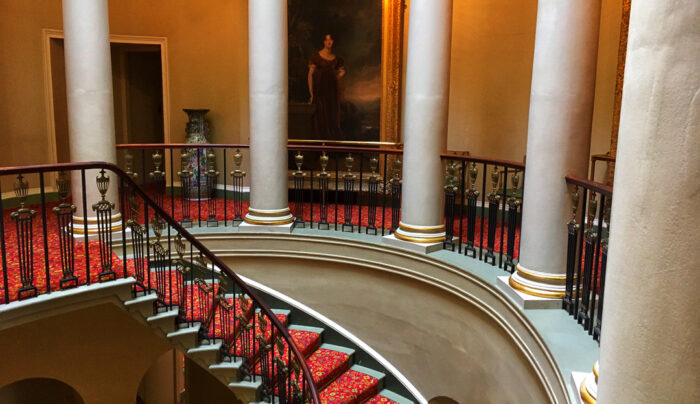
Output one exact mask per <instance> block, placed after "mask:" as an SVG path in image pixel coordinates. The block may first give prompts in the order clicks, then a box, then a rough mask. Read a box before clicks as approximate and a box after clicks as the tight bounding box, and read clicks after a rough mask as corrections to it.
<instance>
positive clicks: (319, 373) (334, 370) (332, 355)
mask: <svg viewBox="0 0 700 404" xmlns="http://www.w3.org/2000/svg"><path fill="white" fill-rule="evenodd" d="M306 364H307V365H308V366H309V371H310V372H311V375H312V376H313V378H314V383H316V386H317V387H318V388H323V387H324V386H326V385H327V384H328V383H329V382H330V381H331V380H333V379H335V378H336V377H338V376H340V375H341V374H342V373H343V372H345V371H346V370H347V369H348V368H349V367H350V355H348V354H346V353H345V352H339V351H334V350H331V349H325V348H320V349H318V350H316V352H314V353H313V354H312V355H311V356H310V357H309V358H308V359H307V360H306Z"/></svg>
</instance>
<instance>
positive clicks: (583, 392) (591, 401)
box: [578, 361, 598, 404]
mask: <svg viewBox="0 0 700 404" xmlns="http://www.w3.org/2000/svg"><path fill="white" fill-rule="evenodd" d="M578 393H579V396H580V397H581V402H583V403H584V404H595V403H596V400H597V399H598V361H596V363H595V365H593V372H592V373H588V374H587V375H586V378H585V379H583V381H582V382H581V385H580V386H579V388H578Z"/></svg>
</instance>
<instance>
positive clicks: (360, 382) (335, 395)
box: [319, 370, 379, 404]
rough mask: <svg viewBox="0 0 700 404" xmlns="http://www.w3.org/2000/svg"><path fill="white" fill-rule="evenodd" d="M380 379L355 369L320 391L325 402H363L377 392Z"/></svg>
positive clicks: (322, 400)
mask: <svg viewBox="0 0 700 404" xmlns="http://www.w3.org/2000/svg"><path fill="white" fill-rule="evenodd" d="M378 382H379V381H378V380H377V379H376V378H374V377H372V376H370V375H367V374H364V373H360V372H357V371H354V370H348V371H347V372H345V373H343V375H342V376H340V377H339V378H338V379H336V380H335V381H334V382H333V383H331V384H330V385H328V387H326V388H325V389H323V390H322V391H321V393H319V399H320V400H321V403H323V404H355V403H361V402H362V401H363V400H365V399H366V398H368V397H371V396H372V395H374V394H376V393H377V392H376V389H377V384H378Z"/></svg>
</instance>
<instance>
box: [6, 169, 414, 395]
mask: <svg viewBox="0 0 700 404" xmlns="http://www.w3.org/2000/svg"><path fill="white" fill-rule="evenodd" d="M88 169H99V170H101V171H100V174H99V175H98V177H97V179H96V180H97V184H98V189H99V191H100V193H101V195H102V199H101V200H100V201H98V202H97V203H95V204H93V205H92V208H93V210H96V211H97V212H98V219H97V225H96V226H95V227H94V229H89V228H88V224H87V223H84V224H80V223H77V222H76V223H74V222H73V221H74V216H73V213H74V212H75V206H72V205H71V204H70V202H71V200H70V199H69V198H68V195H69V189H70V183H69V182H68V181H67V176H66V175H65V174H66V172H70V171H80V172H81V173H82V181H85V172H86V170H88ZM106 170H109V171H111V172H112V173H113V174H116V179H117V180H118V181H119V189H118V190H119V200H120V202H121V206H123V207H124V206H126V205H127V204H128V209H125V210H126V211H125V212H124V215H123V216H121V217H120V220H121V225H120V226H118V228H117V229H114V228H113V227H112V226H113V224H111V223H109V222H110V221H111V220H112V218H113V217H115V216H113V211H112V209H114V206H115V205H114V204H112V203H111V202H110V201H106V200H105V195H106V193H107V189H108V188H109V183H110V179H109V176H106V175H105V171H106ZM51 172H57V173H58V177H57V188H58V196H59V198H60V200H61V201H60V203H51V204H50V203H47V202H46V201H45V199H44V197H45V194H44V189H43V186H44V185H43V176H44V175H45V173H51ZM36 173H38V174H39V175H40V178H42V182H41V186H42V188H41V198H42V203H41V204H40V205H38V206H35V207H36V209H33V208H34V207H25V199H26V197H27V190H28V184H27V181H26V180H24V179H23V177H22V175H23V174H25V175H27V174H36ZM0 174H2V175H17V174H18V182H17V184H16V186H15V192H16V194H17V198H18V199H19V204H20V206H19V208H18V209H17V210H14V209H8V210H5V209H2V198H0V209H1V210H2V216H0V233H1V234H0V235H2V236H3V237H2V238H0V241H1V243H0V247H1V249H2V267H0V269H1V271H2V277H3V285H2V286H3V288H2V289H3V290H2V293H1V294H2V296H0V298H1V300H2V302H3V303H6V304H7V303H10V302H12V301H14V300H25V299H32V298H34V297H37V296H39V295H41V294H44V293H55V292H56V291H59V293H60V290H63V289H73V288H76V287H81V286H84V285H90V284H93V283H97V282H100V283H104V282H111V281H115V280H118V279H120V278H123V279H126V278H128V277H133V279H134V280H133V286H132V298H131V299H129V300H127V301H124V307H125V308H126V309H127V310H128V311H129V312H131V313H132V314H133V316H134V317H135V318H137V319H139V320H140V321H141V322H142V323H143V324H144V325H145V326H148V327H150V328H151V329H152V330H153V331H154V332H156V333H159V334H160V335H162V336H163V337H164V338H167V339H168V340H169V341H170V343H171V344H172V345H173V346H174V347H175V348H177V349H179V350H181V351H182V352H184V353H185V354H186V355H187V356H188V357H189V358H190V359H191V360H192V361H194V362H195V363H197V364H198V365H200V366H202V367H203V368H204V369H206V370H208V371H209V372H210V373H211V374H212V375H214V376H215V377H216V378H217V379H218V380H219V381H221V382H222V383H225V384H226V385H227V386H228V387H229V388H230V389H231V390H232V391H233V392H234V393H235V395H236V396H237V397H238V398H239V399H240V400H241V401H248V402H259V401H261V400H264V401H267V402H275V403H278V402H279V403H301V402H314V403H316V402H320V403H345V404H355V403H364V402H368V403H410V402H413V401H412V400H409V399H406V398H405V397H403V396H401V395H400V394H397V393H396V392H394V391H392V390H389V389H385V388H384V386H385V382H386V380H392V381H393V385H397V384H396V383H395V378H394V377H393V376H392V375H387V374H385V373H383V372H382V371H380V370H377V369H375V368H376V367H379V368H380V369H383V368H382V367H381V366H371V365H372V364H374V365H376V361H373V360H372V359H371V358H369V357H368V354H367V353H364V352H358V351H357V349H356V348H351V347H349V346H352V343H350V344H347V343H346V342H349V341H347V340H344V339H343V338H339V336H338V335H334V336H333V338H328V334H329V333H333V331H330V330H327V329H326V328H325V327H324V326H323V324H322V323H319V322H318V320H313V318H311V317H310V316H309V315H308V314H306V313H303V312H301V311H300V310H299V309H296V308H293V307H279V308H277V309H270V308H269V307H268V306H267V304H266V303H265V300H263V299H261V298H260V297H258V293H259V292H255V291H253V289H251V288H250V287H249V286H248V285H246V284H245V282H243V281H242V280H241V279H240V278H239V277H238V276H237V275H236V274H235V273H233V272H232V271H231V270H230V269H229V268H228V267H226V265H225V264H223V263H222V262H221V261H220V260H219V259H218V258H217V257H216V256H214V255H213V254H212V253H211V252H210V251H209V250H208V249H206V248H205V247H204V246H203V245H202V244H201V243H200V242H199V241H197V240H196V239H195V238H194V237H193V236H192V235H191V234H190V233H188V232H187V231H186V230H185V229H184V228H182V226H181V225H180V223H178V222H177V221H176V220H175V219H174V218H172V217H171V216H169V215H168V214H167V213H166V212H165V211H164V210H163V209H162V208H161V207H160V206H159V205H158V204H156V203H155V202H153V200H152V199H151V198H150V197H149V196H148V195H147V194H146V192H145V191H144V190H143V189H141V188H139V187H138V186H137V185H136V184H135V183H134V182H133V180H132V179H131V178H130V177H129V176H128V175H127V174H126V173H124V172H123V171H122V170H120V169H119V168H118V167H116V166H114V165H112V164H108V163H67V164H61V165H42V166H32V167H22V168H7V169H0ZM82 188H83V195H82V199H83V211H87V201H85V197H86V194H85V191H84V190H85V183H84V182H83V187H82ZM127 201H128V203H127ZM37 213H39V214H37ZM35 219H38V220H36V221H38V222H40V223H39V224H38V225H37V224H35V223H33V222H34V221H35ZM13 222H14V223H13ZM9 224H14V226H10V225H9ZM33 226H36V227H33ZM80 226H84V227H83V229H84V232H82V233H80V232H78V231H77V230H78V228H79V227H80ZM33 229H41V230H40V231H34V230H33ZM93 230H94V231H93ZM37 268H41V269H43V270H38V269H37ZM273 300H274V299H273ZM335 334H337V332H336V333H335Z"/></svg>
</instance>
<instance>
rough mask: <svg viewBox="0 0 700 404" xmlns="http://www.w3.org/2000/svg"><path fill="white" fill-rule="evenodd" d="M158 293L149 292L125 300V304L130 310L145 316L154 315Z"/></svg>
mask: <svg viewBox="0 0 700 404" xmlns="http://www.w3.org/2000/svg"><path fill="white" fill-rule="evenodd" d="M157 299H158V295H156V294H155V293H148V294H145V295H143V296H139V297H136V298H133V299H131V300H127V301H126V302H124V306H125V307H126V309H127V310H129V311H130V312H136V313H140V314H141V315H142V316H143V317H144V318H146V317H149V316H152V315H153V310H154V307H155V306H154V305H155V303H156V300H157Z"/></svg>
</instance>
